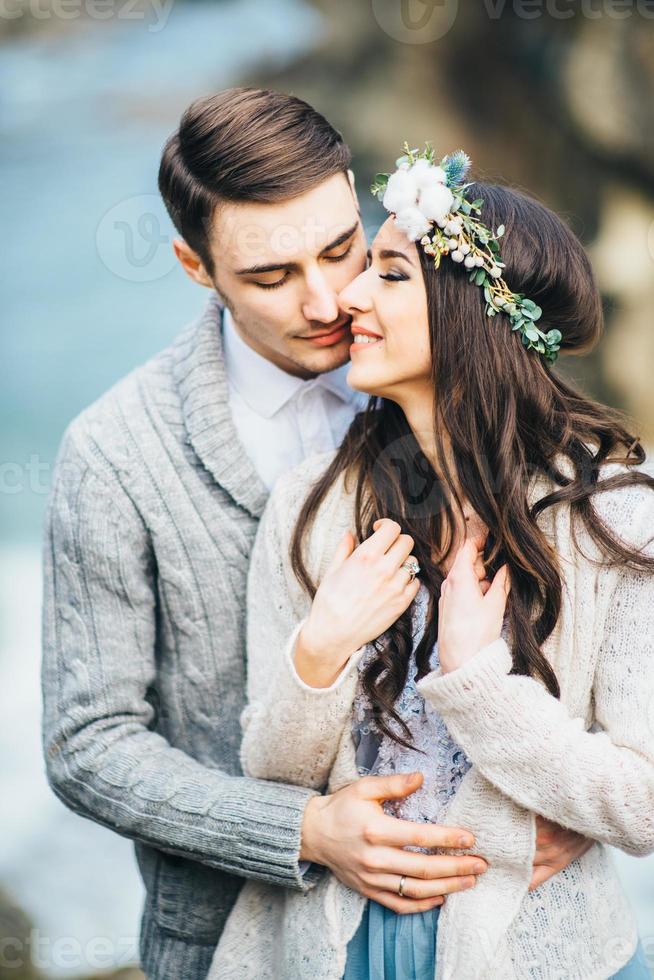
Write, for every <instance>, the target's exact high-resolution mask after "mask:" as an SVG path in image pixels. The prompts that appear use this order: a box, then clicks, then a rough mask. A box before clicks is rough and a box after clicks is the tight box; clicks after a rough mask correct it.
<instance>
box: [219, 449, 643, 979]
mask: <svg viewBox="0 0 654 980" xmlns="http://www.w3.org/2000/svg"><path fill="white" fill-rule="evenodd" d="M330 459H331V454H323V455H322V456H317V457H312V458H311V459H309V460H307V461H306V462H305V463H304V464H303V465H301V466H300V467H298V468H296V469H295V470H294V471H293V472H292V473H290V474H288V475H286V476H285V477H283V478H282V479H281V480H280V481H279V482H278V484H277V486H276V487H275V489H274V491H273V493H272V495H271V498H270V500H269V503H268V506H267V508H266V511H265V513H264V516H263V518H262V521H261V525H260V530H259V534H258V537H257V541H256V543H255V547H254V551H253V559H252V563H251V567H250V572H249V584H248V594H249V602H248V606H249V612H248V682H247V683H248V702H249V703H248V706H247V707H246V709H245V710H244V712H243V715H242V726H243V730H244V736H243V744H242V749H241V758H242V763H243V768H244V770H245V771H246V772H248V773H249V774H250V775H252V776H258V777H261V778H267V779H274V780H280V781H283V782H285V783H291V782H296V783H298V784H299V785H304V786H310V787H313V788H315V789H325V788H326V789H327V790H328V791H334V790H337V789H339V788H340V787H342V786H345V785H348V784H349V783H351V782H353V781H354V780H355V779H357V778H358V777H357V769H356V765H355V753H354V743H353V739H352V730H351V724H352V709H353V702H354V699H355V696H356V692H357V677H358V673H359V672H358V669H357V668H358V664H359V661H360V660H361V658H362V656H363V655H364V652H365V649H366V648H365V647H364V648H362V649H361V650H359V651H357V653H356V654H355V655H354V656H353V657H352V658H351V659H350V660H349V661H348V663H347V665H346V666H345V667H344V669H343V671H342V672H341V674H340V675H339V677H338V678H337V679H336V681H335V682H334V683H333V685H332V686H331V687H330V688H325V689H316V690H314V689H311V688H309V687H307V685H305V684H303V683H302V682H301V680H300V679H299V678H298V676H297V674H296V672H295V670H294V666H293V649H294V644H295V639H296V637H297V633H298V630H299V629H300V628H301V624H302V622H303V621H304V619H305V618H306V616H307V613H308V611H309V608H310V601H309V598H308V596H307V595H306V593H304V592H303V590H302V589H301V587H300V585H299V583H298V582H297V581H296V579H295V576H294V574H293V571H292V569H291V566H290V561H289V557H288V555H289V541H290V537H291V532H292V528H293V526H294V523H295V519H296V517H297V515H298V512H299V509H300V506H301V504H302V501H303V499H304V498H305V496H306V494H307V492H308V490H309V489H310V487H311V485H312V484H313V483H314V481H315V480H316V479H317V477H318V476H319V475H320V474H321V473H322V472H324V469H325V468H326V466H327V465H328V463H329V461H330ZM558 464H559V467H560V468H561V469H562V470H563V471H564V472H567V471H568V464H567V462H566V461H565V460H564V459H563V458H559V460H558ZM623 469H624V468H623V467H622V466H621V465H620V464H607V465H605V467H604V468H603V471H602V474H601V476H602V478H604V477H608V476H610V475H612V474H614V473H616V472H620V471H622V470H623ZM551 487H552V484H551V483H550V482H549V481H548V480H546V478H545V477H543V476H538V477H535V478H534V479H533V480H532V483H531V485H530V491H529V499H530V503H533V502H534V501H535V500H537V499H540V498H541V497H542V496H544V495H545V494H546V493H548V492H549V490H550V489H551ZM353 507H354V488H353V487H352V486H351V485H347V484H346V482H345V480H344V479H343V478H341V479H340V480H339V481H337V482H336V483H335V484H334V486H333V487H332V488H331V490H330V493H329V494H328V496H327V498H326V500H325V501H324V503H323V506H322V509H321V513H320V514H319V515H318V517H317V519H316V521H315V522H314V525H313V527H312V529H311V532H310V536H309V542H308V548H307V561H308V567H309V569H310V571H311V572H312V574H313V575H314V576H315V578H316V579H317V580H318V581H320V579H321V577H322V575H323V574H324V571H325V569H326V566H327V564H328V563H329V561H330V560H331V556H332V555H333V552H334V549H335V547H336V544H337V542H338V541H339V539H340V537H341V535H342V534H343V533H344V531H345V530H347V529H348V528H350V529H351V528H353V527H354V510H353ZM595 507H596V509H597V511H598V513H599V514H600V516H601V518H602V519H603V520H604V521H605V522H606V523H607V524H608V526H609V527H611V528H612V529H613V531H614V532H616V533H617V534H618V535H619V536H620V537H622V538H623V539H624V540H625V541H627V542H628V543H629V544H631V545H635V546H636V547H644V548H645V551H646V553H647V554H650V555H651V554H654V547H653V546H652V543H651V540H650V538H651V535H652V533H653V531H654V494H652V491H651V490H648V489H643V488H633V489H632V488H630V489H628V490H624V489H621V490H616V491H609V492H606V493H602V494H599V495H596V497H595ZM538 523H539V525H540V527H541V528H542V530H543V531H544V533H545V534H546V535H547V536H548V538H549V540H550V541H551V542H552V544H553V546H554V547H555V549H556V552H557V554H558V556H559V559H560V565H561V571H562V576H563V581H564V592H563V606H562V611H561V615H560V617H559V621H558V623H557V625H556V628H555V630H554V632H553V633H552V635H551V636H550V637H549V638H548V640H547V641H546V642H545V644H544V645H543V650H544V652H545V654H546V656H547V657H548V659H549V660H550V662H551V663H552V665H553V667H554V669H555V671H556V674H557V677H558V679H559V682H560V685H561V691H562V694H561V699H560V700H557V699H555V698H553V697H552V696H551V695H550V694H549V692H548V691H547V690H546V688H545V686H544V685H543V684H542V683H541V682H539V681H537V680H534V679H532V678H527V677H522V676H518V675H514V674H511V673H510V671H511V667H512V656H511V650H510V646H509V645H508V644H507V642H506V640H505V639H499V640H497V641H495V642H494V643H491V644H489V645H488V646H486V647H484V648H483V649H481V650H480V651H479V653H478V654H477V655H476V656H475V657H474V658H473V659H472V660H470V661H469V662H468V663H466V664H465V665H464V666H462V667H461V668H459V669H458V670H456V671H453V672H450V673H449V674H445V675H443V674H441V672H440V669H439V668H437V669H436V670H433V671H432V672H431V673H429V674H428V675H427V676H425V677H424V678H422V680H421V681H420V682H419V683H418V688H419V690H420V692H421V694H422V695H423V696H424V697H425V699H427V700H428V701H429V703H430V704H431V705H432V706H433V707H434V708H435V709H436V710H437V711H439V712H441V713H442V717H443V719H444V721H445V723H446V724H447V726H448V729H449V731H450V733H451V735H452V737H453V738H454V739H455V740H456V742H457V743H458V744H459V745H460V746H461V748H462V749H463V751H464V752H465V753H466V755H467V756H468V758H469V759H470V760H471V762H472V766H471V768H470V769H469V770H468V771H467V772H466V773H465V775H464V777H463V779H462V781H461V783H460V784H459V787H458V789H457V792H456V794H455V795H454V796H453V798H452V799H451V801H450V802H449V804H448V806H447V809H446V815H445V819H444V822H445V823H446V824H448V825H451V826H460V827H464V828H467V829H469V830H472V831H473V832H474V834H475V837H476V845H475V848H474V849H470V850H455V849H447V850H446V851H445V853H451V854H463V853H479V854H481V855H483V856H484V857H485V858H486V859H487V860H488V862H489V864H490V867H489V869H488V871H487V872H486V873H485V874H484V875H482V876H480V878H479V879H478V883H477V885H476V887H475V888H472V889H469V890H467V891H464V892H457V893H454V894H452V895H450V896H448V899H447V902H446V903H445V906H444V907H443V909H442V911H441V915H440V919H439V928H438V958H437V966H436V978H435V980H526V978H529V980H560V978H561V977H565V978H566V980H606V978H608V977H611V976H612V975H613V974H614V973H616V972H617V971H618V970H619V969H620V968H621V967H622V966H623V965H624V964H625V963H627V962H628V960H629V959H630V957H631V956H632V954H633V952H634V949H635V947H636V942H637V928H636V922H635V919H634V915H633V912H632V910H631V908H630V905H629V903H628V901H627V899H626V897H625V895H624V893H623V891H622V888H621V885H620V882H619V879H618V876H617V872H616V870H615V867H614V864H613V861H612V859H611V857H610V853H609V851H608V849H607V846H606V845H609V844H611V845H614V846H616V847H618V848H620V849H622V850H624V851H626V852H628V853H630V854H634V855H646V854H650V853H652V852H653V851H654V671H653V670H652V654H653V647H654V640H653V637H654V579H653V578H652V576H651V575H649V574H647V573H643V572H639V571H634V570H628V569H624V568H610V567H609V566H608V565H606V564H603V563H600V564H594V563H593V561H592V559H599V558H600V557H601V556H600V554H599V552H598V550H597V548H596V546H595V545H594V543H593V542H592V539H591V538H590V537H589V535H588V534H587V533H586V532H585V530H584V529H583V527H581V526H578V528H577V533H578V541H579V545H580V548H581V552H580V551H578V550H576V549H575V548H574V545H573V538H572V529H571V512H570V509H569V507H568V506H567V505H564V504H559V505H556V506H555V507H552V508H548V509H547V510H546V511H545V512H544V513H543V514H541V515H540V516H539V518H538ZM538 813H540V814H542V815H543V816H545V817H547V818H550V819H552V820H555V821H556V822H558V823H559V824H562V825H563V826H566V827H569V828H571V829H573V830H577V831H580V832H581V833H583V834H585V835H587V836H588V837H590V838H592V839H593V840H594V841H595V843H594V844H593V846H592V847H591V848H590V849H589V850H588V851H587V852H586V853H585V854H584V855H583V856H582V857H580V858H577V859H576V860H574V861H573V862H572V863H571V864H570V865H569V866H568V867H567V868H565V869H564V870H563V871H561V872H559V873H558V874H557V875H555V876H554V877H553V878H550V879H549V880H548V881H546V882H545V883H543V884H542V885H540V886H539V887H538V888H536V889H535V890H534V891H531V892H530V891H528V885H529V881H530V879H531V874H532V864H533V858H534V852H535V839H536V827H535V815H536V814H538ZM364 905H365V899H364V898H362V897H361V896H360V895H358V894H357V893H355V892H353V891H352V890H351V889H349V888H348V887H346V886H345V885H343V884H342V883H341V882H339V881H338V880H337V879H336V878H335V877H334V876H332V875H331V874H330V873H328V874H326V875H325V876H324V878H322V879H321V880H320V881H319V883H318V884H317V886H316V887H315V888H314V889H313V890H311V891H310V892H308V893H307V894H300V893H297V892H296V893H293V892H290V891H288V890H281V889H275V888H273V887H270V886H268V885H266V884H265V883H261V882H254V881H253V882H248V883H246V885H245V887H244V889H243V891H242V892H241V894H240V896H239V898H238V900H237V902H236V905H235V907H234V909H233V911H232V913H231V915H230V917H229V919H228V922H227V925H226V927H225V930H224V932H223V935H222V937H221V940H220V943H219V944H218V947H217V950H216V953H215V956H214V959H213V963H212V968H211V970H210V973H209V977H210V978H214V980H218V978H221V980H231V978H234V980H235V978H239V980H249V978H251V980H255V978H256V980H300V978H306V980H309V978H311V980H314V978H318V980H339V978H341V977H342V975H343V971H344V967H345V960H346V946H347V943H348V941H349V940H350V938H351V937H352V936H353V935H354V933H355V932H356V930H357V928H358V925H359V922H360V920H361V915H362V912H363V908H364Z"/></svg>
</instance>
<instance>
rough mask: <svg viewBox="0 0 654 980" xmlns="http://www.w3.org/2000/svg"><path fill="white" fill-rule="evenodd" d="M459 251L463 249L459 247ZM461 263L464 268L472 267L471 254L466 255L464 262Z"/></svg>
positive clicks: (473, 263)
mask: <svg viewBox="0 0 654 980" xmlns="http://www.w3.org/2000/svg"><path fill="white" fill-rule="evenodd" d="M461 251H463V249H461ZM463 264H464V265H465V267H466V269H474V268H475V260H474V259H473V257H472V255H466V257H465V262H464V263H463Z"/></svg>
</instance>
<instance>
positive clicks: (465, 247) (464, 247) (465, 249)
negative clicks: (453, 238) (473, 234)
mask: <svg viewBox="0 0 654 980" xmlns="http://www.w3.org/2000/svg"><path fill="white" fill-rule="evenodd" d="M459 247H460V249H461V251H462V252H463V254H464V255H467V254H468V252H469V251H470V246H469V245H468V243H467V242H464V243H463V245H461V246H459Z"/></svg>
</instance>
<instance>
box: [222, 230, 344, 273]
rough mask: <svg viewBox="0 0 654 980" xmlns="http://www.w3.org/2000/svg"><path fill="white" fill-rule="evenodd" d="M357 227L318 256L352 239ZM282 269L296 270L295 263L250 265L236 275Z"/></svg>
mask: <svg viewBox="0 0 654 980" xmlns="http://www.w3.org/2000/svg"><path fill="white" fill-rule="evenodd" d="M358 227H359V222H358V221H357V222H355V224H353V225H352V227H351V228H348V229H347V231H343V232H341V234H340V235H338V237H337V238H335V239H334V240H333V241H332V242H330V243H329V245H325V247H324V248H323V249H322V251H321V252H320V254H321V255H322V254H323V253H324V252H331V250H332V249H334V248H338V246H339V245H342V244H343V243H344V242H346V241H347V240H348V238H351V237H352V235H353V234H354V233H355V231H356V230H357V228H358ZM283 269H297V262H273V263H270V264H268V265H251V266H250V267H249V268H247V269H237V271H236V275H237V276H252V275H256V274H258V273H262V272H281V271H282V270H283Z"/></svg>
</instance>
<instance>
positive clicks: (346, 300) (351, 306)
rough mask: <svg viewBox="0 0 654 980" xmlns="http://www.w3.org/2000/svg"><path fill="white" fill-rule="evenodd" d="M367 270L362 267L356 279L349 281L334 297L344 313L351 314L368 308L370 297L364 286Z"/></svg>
mask: <svg viewBox="0 0 654 980" xmlns="http://www.w3.org/2000/svg"><path fill="white" fill-rule="evenodd" d="M367 274H368V270H367V269H364V271H363V272H361V273H360V274H359V275H358V276H357V277H356V279H353V280H352V282H349V283H348V284H347V286H346V287H345V288H344V289H341V291H340V293H339V294H338V296H337V297H336V299H337V301H338V305H339V306H340V308H341V310H343V312H344V313H349V314H352V313H354V312H356V311H360V312H363V311H365V310H368V309H370V299H369V296H368V290H367V288H366V283H367V281H368V279H367Z"/></svg>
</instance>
